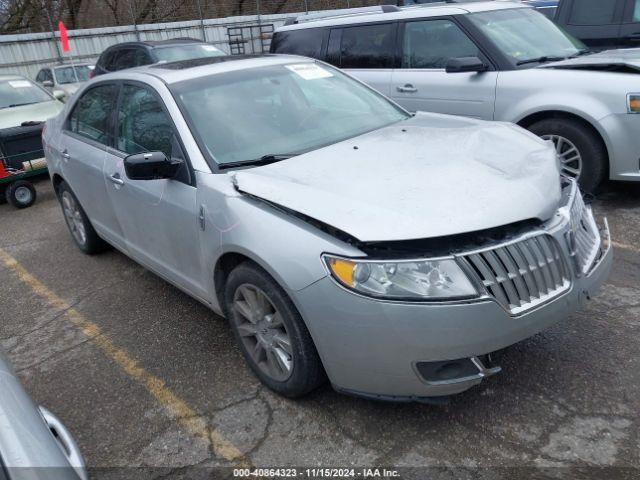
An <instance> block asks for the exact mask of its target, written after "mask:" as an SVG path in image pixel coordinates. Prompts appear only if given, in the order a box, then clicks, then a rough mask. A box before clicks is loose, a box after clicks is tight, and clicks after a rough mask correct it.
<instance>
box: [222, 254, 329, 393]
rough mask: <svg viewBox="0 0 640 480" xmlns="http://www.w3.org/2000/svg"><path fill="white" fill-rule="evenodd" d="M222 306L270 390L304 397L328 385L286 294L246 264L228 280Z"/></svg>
mask: <svg viewBox="0 0 640 480" xmlns="http://www.w3.org/2000/svg"><path fill="white" fill-rule="evenodd" d="M224 304H225V311H226V313H227V318H228V319H229V323H230V325H231V329H232V330H233V333H234V335H235V337H236V340H237V342H238V345H239V346H240V349H241V351H242V355H243V356H244V358H245V360H246V362H247V363H248V364H249V367H250V368H251V370H252V371H253V373H254V374H255V375H256V376H257V377H258V378H259V379H260V381H261V382H262V383H264V384H265V385H266V386H267V387H269V388H270V389H271V390H273V391H275V392H277V393H279V394H281V395H284V396H286V397H291V398H294V397H300V396H302V395H305V394H307V393H309V392H310V391H312V390H314V389H315V388H317V387H318V386H320V385H321V384H322V383H323V382H324V380H325V373H324V369H323V367H322V362H321V361H320V357H319V356H318V352H317V351H316V348H315V345H314V344H313V340H312V339H311V335H310V334H309V331H308V330H307V327H306V325H305V324H304V321H303V320H302V317H301V316H300V314H299V313H298V311H297V309H296V308H295V306H294V305H293V302H292V301H291V299H290V298H289V297H288V296H287V294H286V292H285V291H284V290H283V289H282V288H281V287H280V286H279V285H278V284H277V283H276V282H275V281H274V280H273V279H272V278H271V276H270V275H269V274H267V273H266V272H265V271H264V270H262V269H261V268H260V267H258V266H257V265H255V264H253V263H251V262H245V263H242V264H240V265H239V266H238V267H236V268H235V269H234V270H233V271H232V272H231V274H230V275H229V278H228V280H227V283H226V285H225V290H224Z"/></svg>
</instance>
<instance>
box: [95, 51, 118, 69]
mask: <svg viewBox="0 0 640 480" xmlns="http://www.w3.org/2000/svg"><path fill="white" fill-rule="evenodd" d="M119 53H120V50H118V49H115V50H110V51H108V52H107V53H105V54H104V58H102V59H101V60H102V61H98V63H100V65H101V66H102V68H104V69H106V70H110V71H111V70H113V67H114V66H115V62H116V58H117V57H118V54H119Z"/></svg>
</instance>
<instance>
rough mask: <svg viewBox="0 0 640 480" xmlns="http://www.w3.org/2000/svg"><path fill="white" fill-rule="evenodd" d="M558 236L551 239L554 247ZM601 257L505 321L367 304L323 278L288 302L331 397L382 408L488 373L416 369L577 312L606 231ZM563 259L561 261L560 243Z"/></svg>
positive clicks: (453, 309) (600, 269) (460, 311)
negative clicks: (437, 376) (434, 376)
mask: <svg viewBox="0 0 640 480" xmlns="http://www.w3.org/2000/svg"><path fill="white" fill-rule="evenodd" d="M565 233H566V231H565V230H563V229H557V230H556V231H555V232H552V234H553V236H554V237H555V238H556V239H557V240H558V241H559V242H561V240H562V239H563V236H564V234H565ZM601 235H602V237H603V239H604V240H605V241H604V243H603V244H604V245H605V246H606V249H604V250H603V251H602V253H601V255H600V256H599V258H598V260H597V262H596V263H595V264H594V265H593V267H592V268H591V269H590V271H589V273H588V274H586V275H582V276H580V275H579V274H577V273H576V272H575V271H574V272H573V275H574V278H573V279H572V283H571V288H570V289H568V290H567V291H566V292H564V293H563V294H561V295H560V296H559V297H556V298H554V299H553V300H551V301H549V302H547V303H545V304H543V305H540V306H538V307H537V308H535V309H532V310H530V311H527V312H526V313H523V314H521V315H517V316H514V315H511V314H509V313H508V312H507V311H506V310H505V308H503V306H501V305H500V304H499V303H498V302H497V301H496V300H493V299H481V300H475V301H469V302H458V303H450V304H437V303H430V304H424V303H423V304H420V303H401V302H388V301H381V300H375V299H371V298H366V297H363V296H359V295H354V294H353V293H351V292H349V291H347V290H345V289H343V288H341V287H340V286H338V285H337V284H336V283H335V282H334V280H333V279H331V278H329V277H327V278H324V279H322V280H320V281H318V282H316V283H314V284H313V285H311V286H309V287H307V288H305V289H303V290H301V291H298V292H295V294H294V295H293V297H294V299H295V303H296V304H297V306H298V308H299V310H300V312H301V314H302V316H303V318H305V320H306V324H307V326H308V328H309V330H310V332H311V335H312V337H313V339H314V341H315V344H316V347H317V349H318V352H319V354H320V357H321V358H322V361H323V364H324V367H325V370H326V372H327V374H328V376H329V379H330V380H331V382H332V384H333V385H334V387H335V388H336V389H337V390H340V391H344V392H346V393H352V394H357V395H361V396H366V397H373V398H378V399H383V400H394V401H402V400H420V399H422V398H424V397H433V396H442V395H451V394H455V393H459V392H462V391H464V390H467V389H468V388H470V387H472V386H474V385H476V384H478V383H480V382H481V381H482V378H484V377H485V376H488V375H489V374H492V373H495V372H496V370H491V365H487V364H486V361H484V362H483V366H484V367H485V370H486V371H484V372H482V371H481V370H480V369H479V370H478V374H474V375H469V374H468V372H467V373H465V374H463V375H461V376H460V378H453V379H450V381H445V382H430V381H428V380H427V379H425V378H424V377H423V376H422V375H421V374H420V371H419V368H417V366H418V364H420V363H422V362H427V363H430V362H443V361H445V360H457V359H470V358H471V357H479V358H485V359H486V357H483V356H484V355H486V354H490V353H491V352H495V351H497V350H500V349H502V348H504V347H507V346H509V345H512V344H514V343H516V342H519V341H521V340H523V339H526V338H528V337H530V336H532V335H534V334H536V333H538V332H540V331H541V330H544V329H545V328H547V327H549V326H551V325H552V324H554V323H556V322H558V321H559V320H562V319H564V318H566V317H568V316H569V315H571V314H572V313H573V312H575V311H576V310H578V309H580V308H581V307H582V305H583V304H584V302H585V301H586V299H588V298H590V297H591V296H593V295H594V294H595V293H596V292H597V290H598V289H599V288H600V286H601V285H602V284H603V283H604V282H605V280H606V279H607V277H608V274H609V271H610V269H611V265H612V261H613V255H612V252H611V248H610V241H608V236H609V232H608V228H607V227H606V222H605V228H604V230H603V231H602V232H601ZM563 252H564V253H565V255H567V257H568V256H569V250H568V248H567V245H566V242H564V244H563Z"/></svg>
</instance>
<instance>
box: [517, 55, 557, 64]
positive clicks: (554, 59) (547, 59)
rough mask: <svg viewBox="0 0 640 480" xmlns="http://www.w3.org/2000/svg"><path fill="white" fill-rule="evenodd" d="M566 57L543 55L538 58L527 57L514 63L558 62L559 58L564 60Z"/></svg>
mask: <svg viewBox="0 0 640 480" xmlns="http://www.w3.org/2000/svg"><path fill="white" fill-rule="evenodd" d="M566 58H567V57H553V56H548V55H544V56H542V57H538V58H529V59H528V60H520V61H519V62H518V63H516V65H517V66H520V65H526V64H528V63H545V62H559V61H560V60H566Z"/></svg>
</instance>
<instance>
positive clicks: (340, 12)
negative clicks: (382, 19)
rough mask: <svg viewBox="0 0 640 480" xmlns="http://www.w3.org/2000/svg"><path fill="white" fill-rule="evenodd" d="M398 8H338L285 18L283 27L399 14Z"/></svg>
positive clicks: (380, 6)
mask: <svg viewBox="0 0 640 480" xmlns="http://www.w3.org/2000/svg"><path fill="white" fill-rule="evenodd" d="M399 11H400V8H399V7H397V6H396V5H378V6H374V7H360V8H340V9H337V10H331V11H328V12H318V13H309V14H306V15H300V16H297V17H291V18H287V19H286V20H285V22H284V24H285V25H294V24H296V23H303V22H313V21H315V20H324V19H325V18H335V17H345V16H350V15H365V14H369V13H391V12H399Z"/></svg>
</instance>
